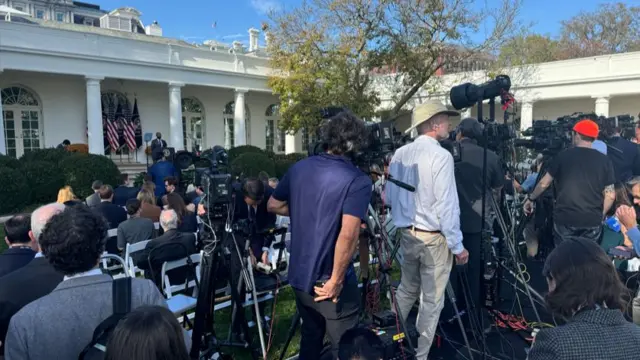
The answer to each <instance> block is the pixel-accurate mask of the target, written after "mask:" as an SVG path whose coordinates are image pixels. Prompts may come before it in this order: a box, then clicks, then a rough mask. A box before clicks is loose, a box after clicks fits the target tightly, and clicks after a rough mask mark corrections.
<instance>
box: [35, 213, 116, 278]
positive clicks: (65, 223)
mask: <svg viewBox="0 0 640 360" xmlns="http://www.w3.org/2000/svg"><path fill="white" fill-rule="evenodd" d="M107 230H108V225H107V222H106V220H105V219H104V218H103V217H102V216H100V215H98V214H96V213H94V212H93V211H91V209H89V208H88V207H86V206H75V207H67V208H66V209H65V210H64V211H63V212H61V213H59V214H56V215H54V216H53V217H51V219H50V220H49V222H48V223H47V225H46V226H45V227H44V231H43V232H42V235H40V238H39V239H38V242H39V243H40V248H41V249H42V253H43V254H44V255H45V257H46V258H47V260H49V262H50V263H51V265H53V267H54V268H55V269H56V270H58V271H59V272H61V273H63V274H64V275H75V274H78V273H82V272H85V271H89V270H91V269H93V268H94V267H95V266H96V264H97V263H98V260H99V259H100V255H102V253H103V252H104V247H105V239H106V238H107Z"/></svg>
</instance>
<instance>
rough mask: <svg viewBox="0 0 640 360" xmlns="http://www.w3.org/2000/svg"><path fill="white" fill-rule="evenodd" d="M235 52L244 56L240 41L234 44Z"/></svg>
mask: <svg viewBox="0 0 640 360" xmlns="http://www.w3.org/2000/svg"><path fill="white" fill-rule="evenodd" d="M233 52H234V53H236V54H242V43H241V42H240V41H237V40H236V41H234V42H233Z"/></svg>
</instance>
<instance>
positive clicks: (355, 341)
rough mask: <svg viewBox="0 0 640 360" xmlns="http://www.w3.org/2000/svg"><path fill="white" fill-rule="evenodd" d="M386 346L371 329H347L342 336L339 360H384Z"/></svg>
mask: <svg viewBox="0 0 640 360" xmlns="http://www.w3.org/2000/svg"><path fill="white" fill-rule="evenodd" d="M383 349H384V346H383V345H382V341H380V338H378V335H376V334H374V332H373V331H372V330H370V329H363V328H354V329H351V330H347V331H346V332H345V333H344V334H343V335H342V337H341V338H340V347H339V350H338V360H382V359H383V355H384V352H383Z"/></svg>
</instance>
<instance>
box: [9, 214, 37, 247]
mask: <svg viewBox="0 0 640 360" xmlns="http://www.w3.org/2000/svg"><path fill="white" fill-rule="evenodd" d="M29 231H31V216H30V215H28V214H19V215H15V216H12V217H11V218H10V219H9V220H7V221H6V222H5V223H4V235H5V236H6V237H7V240H8V241H9V244H27V243H29V242H31V238H30V237H29Z"/></svg>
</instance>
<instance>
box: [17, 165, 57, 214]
mask: <svg viewBox="0 0 640 360" xmlns="http://www.w3.org/2000/svg"><path fill="white" fill-rule="evenodd" d="M20 172H21V173H22V175H23V176H24V179H23V180H26V183H27V185H28V186H29V188H30V189H31V201H30V204H43V203H49V202H52V201H55V200H56V195H57V194H58V190H59V189H60V188H62V187H64V185H65V183H64V174H63V173H62V171H60V167H59V166H58V164H54V163H51V162H47V161H30V162H27V163H24V164H23V165H22V167H21V168H20Z"/></svg>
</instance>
